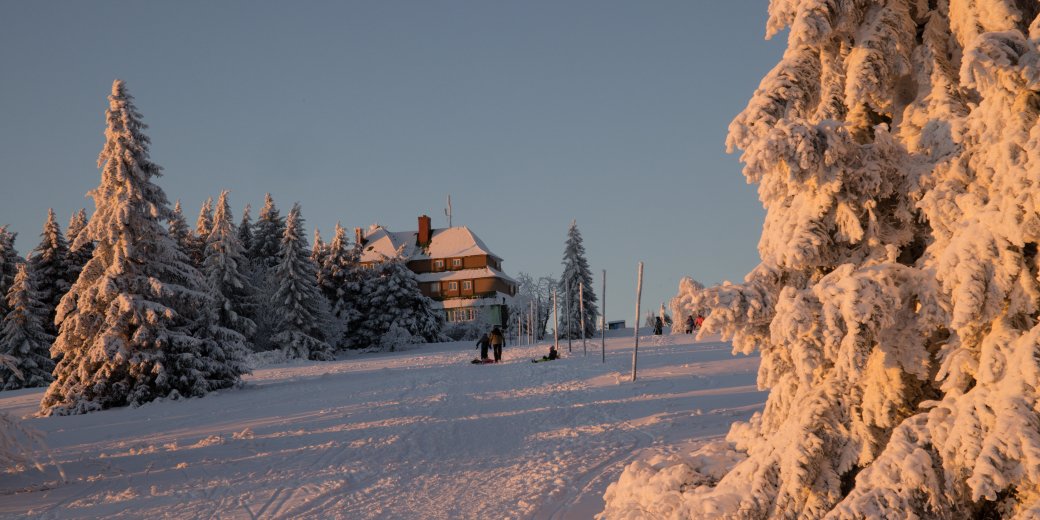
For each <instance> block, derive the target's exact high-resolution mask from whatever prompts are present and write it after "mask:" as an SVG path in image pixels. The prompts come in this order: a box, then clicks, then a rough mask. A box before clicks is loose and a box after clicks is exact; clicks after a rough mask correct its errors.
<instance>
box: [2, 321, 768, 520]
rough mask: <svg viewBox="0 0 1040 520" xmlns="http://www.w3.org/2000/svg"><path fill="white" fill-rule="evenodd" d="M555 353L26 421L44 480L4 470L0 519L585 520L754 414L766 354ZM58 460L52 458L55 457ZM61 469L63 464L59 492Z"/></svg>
mask: <svg viewBox="0 0 1040 520" xmlns="http://www.w3.org/2000/svg"><path fill="white" fill-rule="evenodd" d="M612 332H615V333H616V334H617V335H615V336H612V337H609V338H608V339H607V361H606V364H602V363H601V362H600V352H599V339H598V338H597V339H596V340H595V341H590V342H589V353H588V356H587V357H586V356H583V354H582V347H581V341H580V340H579V341H576V342H574V344H573V345H574V351H573V352H571V353H568V352H567V346H566V342H563V343H562V351H563V356H564V358H563V359H561V360H558V361H552V362H547V363H537V364H533V363H531V362H530V360H531V359H532V358H534V357H541V356H542V355H543V354H545V353H546V352H547V350H548V347H547V344H546V343H543V344H540V345H537V346H521V347H516V346H508V347H507V348H506V349H505V355H504V357H505V360H504V362H503V363H501V364H498V365H472V364H470V363H469V361H470V359H472V358H474V357H475V355H476V351H475V350H473V346H472V344H470V343H468V342H458V343H441V344H432V345H424V346H422V347H421V348H419V349H416V350H410V351H406V352H395V353H381V354H351V355H349V356H348V357H346V358H344V359H340V360H338V361H331V362H315V361H307V362H296V363H291V364H283V365H272V366H268V367H265V368H260V369H257V370H255V372H254V373H253V375H251V376H248V377H247V378H246V380H245V386H244V387H242V388H238V389H230V390H223V391H220V392H217V393H214V394H210V395H208V396H207V397H205V398H202V399H186V400H179V401H162V402H155V403H150V404H146V405H144V406H141V407H140V408H121V409H113V410H106V411H102V412H96V413H90V414H86V415H78V416H66V417H48V418H33V417H29V416H30V415H31V414H32V413H34V412H35V411H36V410H37V408H38V406H39V402H40V398H41V397H42V393H43V391H42V390H41V389H33V390H16V391H8V392H0V411H7V412H11V413H13V414H14V415H17V416H21V417H26V421H25V422H26V424H27V425H29V426H31V427H33V428H36V429H38V430H40V431H41V432H43V433H44V434H45V435H46V442H47V444H48V445H49V447H50V450H51V455H50V456H51V459H48V458H47V457H45V456H44V457H43V462H46V463H47V466H46V467H45V470H46V471H45V472H42V473H41V472H40V471H39V470H37V469H35V468H29V469H26V470H24V471H21V472H14V473H12V472H6V473H0V517H24V516H28V517H33V518H160V517H165V516H171V517H181V518H250V519H253V518H350V519H365V518H434V519H449V518H450V519H456V518H496V519H498V518H582V519H587V518H591V517H592V516H594V515H595V514H596V513H597V512H599V511H601V510H602V508H603V498H602V496H603V493H604V491H605V490H606V487H607V485H608V484H609V483H611V482H613V481H615V480H617V478H618V475H619V474H620V472H621V470H622V469H623V468H624V466H625V465H626V464H628V463H630V462H632V461H633V460H637V459H649V458H651V457H655V456H658V457H659V456H661V454H667V453H671V452H675V451H680V450H682V451H686V450H688V449H689V448H691V447H693V446H695V445H696V444H698V443H701V442H703V441H704V440H707V439H709V438H713V437H715V438H717V437H718V436H720V435H723V434H725V433H726V431H727V430H728V429H729V425H730V423H732V422H733V421H734V420H738V419H739V420H747V419H748V418H749V416H750V415H751V413H753V412H754V411H756V410H760V409H761V406H762V403H763V402H764V400H765V393H763V392H759V391H758V390H757V389H756V386H755V373H756V371H757V368H758V363H759V360H758V358H757V357H753V356H734V355H732V354H731V347H730V345H729V344H728V343H724V342H720V341H717V340H715V341H712V340H708V341H702V342H694V341H693V340H692V339H691V336H684V335H675V336H659V337H655V336H643V337H642V338H641V341H640V350H639V353H640V356H639V378H638V380H637V381H636V382H631V381H629V374H630V366H631V350H632V337H631V334H632V332H631V330H629V331H627V333H625V331H612ZM51 461H52V462H51ZM54 463H57V464H60V465H61V467H62V468H63V469H64V472H65V475H66V478H67V479H68V482H67V483H62V482H61V478H60V476H59V473H58V471H57V469H56V468H55V465H54Z"/></svg>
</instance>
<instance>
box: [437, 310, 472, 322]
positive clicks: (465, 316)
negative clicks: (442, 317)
mask: <svg viewBox="0 0 1040 520" xmlns="http://www.w3.org/2000/svg"><path fill="white" fill-rule="evenodd" d="M445 314H446V315H447V318H448V321H450V322H459V321H473V320H475V319H477V311H476V309H473V308H472V307H469V308H465V309H448V310H447V311H445Z"/></svg>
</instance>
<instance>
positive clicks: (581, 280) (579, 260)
mask: <svg viewBox="0 0 1040 520" xmlns="http://www.w3.org/2000/svg"><path fill="white" fill-rule="evenodd" d="M579 284H584V288H583V289H582V288H581V286H580V285H579ZM568 291H570V294H569V296H568ZM579 292H580V293H582V294H583V296H584V301H585V324H584V326H585V336H586V337H591V336H592V335H593V334H595V332H596V323H598V320H599V308H598V307H597V306H596V301H597V300H596V292H595V290H594V289H593V283H592V271H591V270H590V269H589V262H588V260H586V259H585V245H584V244H582V239H581V232H580V231H578V223H577V222H576V221H571V227H570V229H568V230H567V242H566V245H565V246H564V249H563V274H561V275H560V285H559V292H558V296H557V297H558V298H559V299H560V327H562V328H561V331H562V334H561V337H564V338H566V337H568V336H569V337H571V338H580V337H581V326H582V325H581V306H580V302H579V301H578V294H579ZM568 303H569V304H570V308H569V309H568V307H567V304H568ZM568 312H569V313H570V319H569V320H568V319H567V313H568ZM568 323H570V328H567V324H568Z"/></svg>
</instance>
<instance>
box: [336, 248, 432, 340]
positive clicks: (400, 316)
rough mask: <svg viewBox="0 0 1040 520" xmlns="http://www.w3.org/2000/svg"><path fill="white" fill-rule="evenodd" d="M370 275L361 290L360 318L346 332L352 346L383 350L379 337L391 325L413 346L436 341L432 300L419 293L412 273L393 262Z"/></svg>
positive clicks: (402, 264)
mask: <svg viewBox="0 0 1040 520" xmlns="http://www.w3.org/2000/svg"><path fill="white" fill-rule="evenodd" d="M372 273H373V276H370V277H368V278H366V279H365V280H364V282H363V287H362V299H363V301H364V303H363V305H364V310H363V312H364V314H363V316H362V318H361V319H360V320H359V321H358V323H357V326H356V327H354V328H351V329H350V335H351V336H352V337H353V340H354V341H355V342H356V343H355V344H356V346H358V347H361V348H364V347H382V346H385V345H386V342H384V341H383V336H384V335H386V334H387V333H388V332H390V328H391V325H393V324H395V323H396V324H397V326H398V327H401V328H403V329H404V330H406V331H408V333H409V334H411V336H412V337H413V342H419V343H426V342H433V341H440V339H441V337H442V336H441V328H442V327H443V320H442V318H441V316H440V313H438V312H437V311H435V310H434V309H433V300H431V299H429V298H427V297H426V296H424V295H423V294H422V291H420V290H419V282H418V281H417V279H416V277H415V273H413V272H412V271H411V269H408V267H407V266H405V265H404V263H403V262H401V261H400V260H397V259H387V260H385V261H383V262H381V263H379V264H377V265H376V266H375V268H374V269H373V270H372ZM395 334H396V331H395Z"/></svg>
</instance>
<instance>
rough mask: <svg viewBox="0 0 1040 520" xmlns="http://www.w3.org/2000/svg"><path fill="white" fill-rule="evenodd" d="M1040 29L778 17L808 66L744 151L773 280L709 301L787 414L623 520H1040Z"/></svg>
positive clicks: (992, 17)
mask: <svg viewBox="0 0 1040 520" xmlns="http://www.w3.org/2000/svg"><path fill="white" fill-rule="evenodd" d="M1038 11H1040V7H1038V4H1037V3H1036V2H1008V1H1000V0H977V1H974V2H960V1H957V2H948V1H943V0H939V1H935V2H916V1H907V0H903V1H899V0H891V1H887V2H846V1H838V2H830V1H808V0H803V1H794V0H774V1H773V2H772V3H771V4H770V19H769V26H768V33H769V34H776V33H777V32H778V31H780V30H781V29H782V28H784V27H789V28H790V34H789V46H788V50H787V51H786V52H785V54H784V57H783V59H782V60H781V62H780V63H779V64H778V65H777V66H776V67H775V68H774V69H773V70H772V71H771V72H770V73H769V74H768V75H767V76H766V78H765V79H764V80H763V81H762V83H761V85H760V86H759V88H758V90H757V91H756V92H755V94H754V97H753V98H752V99H751V101H750V103H749V104H748V106H747V108H746V109H745V110H744V111H743V112H742V113H741V114H740V115H739V116H738V117H737V118H736V120H735V121H734V122H733V123H732V125H731V126H730V134H729V139H728V143H729V146H730V147H731V148H740V149H743V150H744V153H743V155H742V161H743V162H744V163H745V168H744V173H745V175H746V176H747V178H748V180H749V181H751V182H754V183H757V184H758V185H759V197H760V199H761V201H762V203H763V205H764V206H765V208H766V220H765V224H764V226H763V232H762V238H761V241H760V243H759V253H760V255H761V260H762V261H761V264H760V265H759V266H758V267H757V268H756V269H755V270H753V271H752V272H751V273H750V274H748V275H747V277H746V278H745V281H744V283H743V284H740V285H732V284H724V285H722V286H719V287H714V288H709V289H706V290H704V291H701V292H700V294H699V296H698V297H697V298H698V299H699V300H700V302H702V303H703V304H704V305H705V306H706V307H707V308H709V309H710V315H709V316H708V317H707V320H706V322H705V326H704V329H705V331H706V332H710V331H719V332H722V333H723V334H724V335H725V336H727V337H729V338H732V340H733V345H734V348H735V350H737V351H739V352H745V353H749V352H752V351H753V350H756V349H757V350H758V351H759V352H760V353H761V365H760V369H759V377H758V382H759V385H760V386H761V387H763V388H768V389H769V390H770V394H769V398H768V400H767V403H766V407H765V409H764V410H763V411H762V412H761V413H758V414H755V416H754V417H753V418H752V419H751V421H750V422H747V423H738V424H736V425H734V427H733V428H732V429H731V430H730V433H729V436H728V438H727V439H728V440H729V441H730V442H731V444H730V447H732V448H733V451H728V452H725V451H724V450H723V449H722V448H721V447H720V446H711V447H709V448H706V449H705V450H704V451H702V452H700V453H698V454H694V456H692V457H690V458H689V459H688V460H689V461H691V463H690V464H687V465H685V466H682V465H680V466H674V467H672V468H669V469H668V470H662V471H657V470H656V469H654V468H649V467H647V466H645V465H643V466H641V467H635V466H633V467H631V468H629V470H628V471H627V472H626V474H625V475H624V476H623V477H622V480H623V481H625V482H626V484H625V485H618V486H615V487H614V488H612V489H611V490H610V491H608V493H607V498H608V508H607V511H606V512H605V513H604V516H605V517H615V516H623V515H624V514H626V511H636V510H637V508H638V507H642V508H643V509H642V511H643V513H641V514H647V515H657V516H669V515H671V516H688V517H691V518H692V517H703V518H713V517H714V518H717V517H722V518H767V517H772V518H810V519H812V518H822V517H828V518H950V519H954V518H957V519H959V518H1037V517H1038V516H1040V426H1038V425H1040V416H1038V412H1037V410H1038V409H1040V401H1038V396H1037V388H1038V387H1040V363H1038V357H1037V354H1036V353H1037V349H1038V344H1040V325H1038V321H1037V317H1038V309H1040V285H1038V280H1037V277H1038V261H1040V259H1038V255H1037V244H1038V242H1040V214H1038V210H1037V208H1038V207H1040V206H1038V200H1040V192H1038V191H1037V189H1036V188H1035V186H1036V185H1037V182H1038V181H1040V124H1038V115H1040V18H1038V17H1037V15H1038ZM711 453H715V454H720V455H721V456H714V457H712V456H709V455H711ZM727 457H728V458H731V460H732V461H734V462H736V463H735V465H733V467H732V469H729V470H728V471H725V470H722V471H717V469H718V468H720V465H719V462H720V461H722V460H724V459H726V458H727ZM702 463H703V464H702ZM712 468H715V470H713V469H712ZM677 476H681V477H677ZM637 481H639V482H643V483H645V484H648V485H651V486H653V485H655V484H656V485H660V486H661V487H658V490H659V491H658V492H657V493H655V495H656V498H655V499H653V500H644V499H641V498H639V496H638V494H637V493H635V492H634V491H635V490H634V489H633V486H634V483H635V482H637ZM669 483H673V484H674V486H673V485H670V484H669ZM669 488H670V489H669ZM662 490H664V491H662ZM661 493H665V494H667V495H669V496H668V497H664V496H661Z"/></svg>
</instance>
